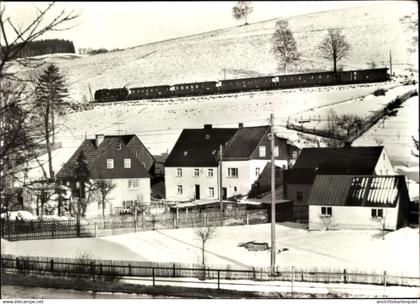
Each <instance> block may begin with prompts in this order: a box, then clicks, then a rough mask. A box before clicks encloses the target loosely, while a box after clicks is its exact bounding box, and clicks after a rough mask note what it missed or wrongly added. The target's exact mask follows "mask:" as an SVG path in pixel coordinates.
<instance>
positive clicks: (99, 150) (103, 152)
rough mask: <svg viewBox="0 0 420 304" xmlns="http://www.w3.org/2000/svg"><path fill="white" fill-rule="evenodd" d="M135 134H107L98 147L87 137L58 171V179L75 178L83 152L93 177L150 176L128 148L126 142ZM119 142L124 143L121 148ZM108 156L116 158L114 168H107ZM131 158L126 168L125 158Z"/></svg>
mask: <svg viewBox="0 0 420 304" xmlns="http://www.w3.org/2000/svg"><path fill="white" fill-rule="evenodd" d="M133 136H135V135H122V136H117V135H115V136H105V137H104V140H103V141H102V143H101V144H100V145H99V146H98V147H97V146H96V141H95V140H94V139H86V140H85V141H84V142H83V143H82V144H81V145H80V147H79V148H78V149H77V150H76V152H75V153H74V154H73V155H72V156H71V157H70V159H69V160H68V161H67V162H66V163H65V164H64V166H63V167H62V168H61V170H60V171H59V172H58V173H57V178H58V179H67V178H74V170H75V169H76V167H77V161H78V159H79V156H80V155H81V154H82V153H83V154H84V156H85V161H86V165H87V168H88V170H89V174H90V177H91V178H105V179H113V178H148V177H150V174H149V173H148V172H147V171H146V169H145V168H144V167H143V166H142V164H141V163H140V162H139V161H138V160H137V158H136V157H135V156H134V155H133V154H132V153H131V152H130V151H129V150H128V148H127V146H126V144H127V143H128V142H129V141H130V140H131V139H132V137H133ZM118 143H122V145H121V150H118V152H117V150H116V146H117V144H118ZM106 158H113V159H114V162H115V164H114V169H112V170H110V169H106V168H105V165H106ZM124 158H130V159H131V168H129V169H124V168H123V166H122V163H123V159H124ZM119 164H120V165H119Z"/></svg>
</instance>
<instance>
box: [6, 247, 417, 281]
mask: <svg viewBox="0 0 420 304" xmlns="http://www.w3.org/2000/svg"><path fill="white" fill-rule="evenodd" d="M1 266H2V270H3V271H4V270H6V269H12V270H15V271H17V272H18V273H22V274H25V275H26V274H29V273H32V272H38V273H42V274H46V275H55V276H76V277H79V278H92V279H93V280H95V279H104V280H118V279H120V278H122V277H128V278H130V277H148V278H151V279H152V280H153V285H154V283H155V280H156V279H157V278H169V277H170V278H197V279H200V280H217V283H218V288H220V280H251V281H289V282H311V283H352V284H372V285H384V286H385V287H386V286H391V285H393V286H410V287H418V286H420V278H419V277H413V276H411V277H410V276H397V275H390V274H387V273H386V272H382V273H365V272H360V271H358V270H348V269H343V270H341V271H339V270H337V269H331V268H329V269H318V268H295V267H276V268H275V270H273V269H271V267H251V266H250V267H248V268H243V267H242V268H241V267H239V266H234V265H224V266H203V265H201V264H181V263H158V262H141V261H113V260H96V259H86V258H83V257H82V258H75V259H71V258H57V257H54V258H52V257H27V256H19V257H18V256H14V255H7V254H2V255H1ZM173 280H174V282H176V280H175V279H173ZM165 281H168V280H165ZM178 281H179V280H178Z"/></svg>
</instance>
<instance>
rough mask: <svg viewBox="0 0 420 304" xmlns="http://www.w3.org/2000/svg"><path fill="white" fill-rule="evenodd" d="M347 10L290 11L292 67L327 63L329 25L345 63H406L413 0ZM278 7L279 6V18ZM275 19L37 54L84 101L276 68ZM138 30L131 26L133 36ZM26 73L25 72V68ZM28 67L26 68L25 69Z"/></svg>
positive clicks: (410, 56) (322, 67) (350, 65)
mask: <svg viewBox="0 0 420 304" xmlns="http://www.w3.org/2000/svg"><path fill="white" fill-rule="evenodd" d="M372 5H373V6H372V7H357V8H348V9H343V10H339V11H327V12H321V13H313V14H307V15H301V16H295V17H289V18H288V20H289V24H290V29H291V30H292V32H293V33H294V36H295V39H296V42H297V46H298V50H299V51H300V52H301V53H302V62H300V63H299V67H298V68H297V67H296V68H295V69H294V71H292V70H291V71H289V72H299V71H302V72H303V71H307V70H325V69H331V63H330V62H328V61H326V60H325V59H322V58H321V57H320V55H319V53H318V51H317V46H318V45H319V43H320V41H321V40H322V39H323V37H324V36H325V34H326V31H327V30H328V29H329V28H342V30H343V34H344V35H345V36H346V38H347V40H348V42H349V43H350V45H351V47H352V49H351V52H350V54H349V57H348V58H347V59H346V60H345V61H343V65H344V68H345V69H355V68H367V67H369V66H370V63H372V62H374V63H375V64H376V66H377V67H382V66H389V52H390V51H391V52H392V56H393V70H394V71H397V72H398V70H401V69H404V68H406V67H407V64H413V60H414V58H416V56H415V55H414V54H411V53H410V52H409V51H408V48H409V47H410V46H411V45H410V42H411V38H412V36H413V33H412V32H411V31H409V30H407V26H406V25H404V24H402V23H401V21H400V20H399V19H400V18H401V17H403V16H407V15H411V14H412V13H414V12H416V11H417V7H416V3H415V2H414V1H401V2H391V3H389V4H387V5H375V4H374V3H373V4H372ZM280 15H281V12H279V16H280ZM277 20H278V19H273V20H268V21H264V22H258V23H254V24H250V25H247V26H237V27H232V28H227V29H221V30H216V31H212V32H207V33H202V34H198V35H192V36H188V37H182V38H177V39H172V40H167V41H162V42H157V43H152V44H147V45H142V46H138V47H133V48H131V49H126V50H123V51H117V52H112V53H107V54H100V55H95V56H90V55H82V56H79V55H74V54H68V55H65V54H59V55H57V54H56V55H53V56H43V58H44V60H45V61H46V62H54V63H56V64H57V65H58V67H59V68H60V70H61V71H62V72H63V73H64V75H66V78H67V81H68V84H69V86H70V92H71V97H72V99H73V100H74V101H75V102H81V100H82V98H83V97H85V98H87V99H89V96H90V93H89V86H90V87H91V89H92V92H94V91H95V90H97V89H100V88H104V87H107V88H111V87H122V86H127V87H139V86H148V85H157V84H174V83H180V82H193V81H205V80H218V79H223V77H224V70H225V72H226V78H237V77H246V76H250V75H253V76H254V75H264V74H265V75H266V74H274V73H279V72H278V71H276V66H277V63H276V60H275V58H274V56H273V53H272V43H271V38H272V34H273V32H274V26H275V23H276V21H277ZM136 31H137V29H133V34H134V33H135V32H136ZM26 72H28V71H26ZM30 72H31V73H32V72H33V71H30Z"/></svg>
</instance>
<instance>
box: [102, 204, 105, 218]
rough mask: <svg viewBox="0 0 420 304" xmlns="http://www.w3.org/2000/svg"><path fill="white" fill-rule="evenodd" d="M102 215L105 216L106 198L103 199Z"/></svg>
mask: <svg viewBox="0 0 420 304" xmlns="http://www.w3.org/2000/svg"><path fill="white" fill-rule="evenodd" d="M102 217H105V200H102Z"/></svg>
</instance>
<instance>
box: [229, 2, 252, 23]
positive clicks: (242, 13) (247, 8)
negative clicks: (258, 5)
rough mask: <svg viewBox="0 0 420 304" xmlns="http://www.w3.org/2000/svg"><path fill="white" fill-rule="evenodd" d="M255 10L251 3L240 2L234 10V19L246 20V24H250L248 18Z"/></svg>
mask: <svg viewBox="0 0 420 304" xmlns="http://www.w3.org/2000/svg"><path fill="white" fill-rule="evenodd" d="M253 10H254V8H253V7H252V5H251V1H238V3H236V5H235V6H234V7H233V8H232V15H233V18H235V19H236V20H242V19H244V20H245V24H244V25H247V24H248V16H249V14H251V13H252V12H253Z"/></svg>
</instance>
